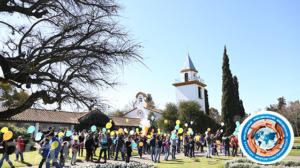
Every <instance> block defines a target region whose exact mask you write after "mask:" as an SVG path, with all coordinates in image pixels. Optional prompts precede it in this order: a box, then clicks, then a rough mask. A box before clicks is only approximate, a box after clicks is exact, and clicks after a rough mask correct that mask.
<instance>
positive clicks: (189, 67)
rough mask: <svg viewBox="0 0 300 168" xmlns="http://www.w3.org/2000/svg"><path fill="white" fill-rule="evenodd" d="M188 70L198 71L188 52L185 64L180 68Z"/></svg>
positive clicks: (184, 70)
mask: <svg viewBox="0 0 300 168" xmlns="http://www.w3.org/2000/svg"><path fill="white" fill-rule="evenodd" d="M188 71H194V72H198V71H197V70H196V68H195V66H194V64H193V61H192V59H191V57H190V54H189V53H188V55H187V57H186V60H185V64H184V67H183V70H181V71H180V72H188Z"/></svg>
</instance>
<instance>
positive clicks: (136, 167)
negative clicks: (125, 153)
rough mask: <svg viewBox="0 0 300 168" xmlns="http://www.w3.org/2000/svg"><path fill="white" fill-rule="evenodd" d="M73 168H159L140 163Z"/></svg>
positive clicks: (76, 167)
mask: <svg viewBox="0 0 300 168" xmlns="http://www.w3.org/2000/svg"><path fill="white" fill-rule="evenodd" d="M73 168H157V166H155V165H152V164H148V163H140V162H129V163H120V162H116V163H105V164H93V165H88V166H74V167H73Z"/></svg>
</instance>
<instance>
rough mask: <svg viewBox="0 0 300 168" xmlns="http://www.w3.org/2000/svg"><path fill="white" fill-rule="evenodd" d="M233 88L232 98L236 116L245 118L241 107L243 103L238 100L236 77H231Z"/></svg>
mask: <svg viewBox="0 0 300 168" xmlns="http://www.w3.org/2000/svg"><path fill="white" fill-rule="evenodd" d="M233 86H234V98H235V103H236V104H235V106H236V110H237V111H236V115H239V116H240V118H244V117H245V109H244V105H243V101H242V100H241V99H240V93H239V81H238V78H237V77H236V76H234V77H233Z"/></svg>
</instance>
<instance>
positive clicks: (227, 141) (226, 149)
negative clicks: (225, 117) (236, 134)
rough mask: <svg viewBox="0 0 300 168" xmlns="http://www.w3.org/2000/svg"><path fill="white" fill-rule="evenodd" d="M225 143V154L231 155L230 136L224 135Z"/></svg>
mask: <svg viewBox="0 0 300 168" xmlns="http://www.w3.org/2000/svg"><path fill="white" fill-rule="evenodd" d="M223 139H224V140H223V145H224V153H225V156H228V157H229V156H230V152H229V148H230V139H229V137H228V136H227V137H223Z"/></svg>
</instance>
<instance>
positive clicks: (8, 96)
mask: <svg viewBox="0 0 300 168" xmlns="http://www.w3.org/2000/svg"><path fill="white" fill-rule="evenodd" d="M0 90H2V96H1V98H2V99H3V104H2V105H3V106H6V107H14V106H18V105H21V104H22V103H24V102H25V101H26V100H27V98H28V97H29V94H28V93H27V92H25V91H24V90H20V91H18V90H17V89H16V88H15V87H14V86H12V85H11V84H9V83H3V82H0Z"/></svg>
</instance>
